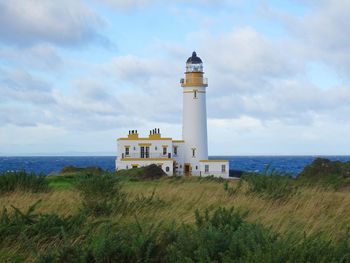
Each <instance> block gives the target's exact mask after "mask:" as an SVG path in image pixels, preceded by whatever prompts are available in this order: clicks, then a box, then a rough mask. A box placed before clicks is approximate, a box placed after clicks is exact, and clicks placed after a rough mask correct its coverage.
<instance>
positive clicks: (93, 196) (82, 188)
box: [75, 173, 126, 216]
mask: <svg viewBox="0 0 350 263" xmlns="http://www.w3.org/2000/svg"><path fill="white" fill-rule="evenodd" d="M75 187H76V189H77V190H78V191H79V192H80V194H81V196H82V198H83V208H84V209H86V210H87V211H88V212H90V213H92V214H94V215H96V216H98V215H109V214H111V213H113V212H118V210H119V211H123V210H124V207H125V204H126V194H125V193H124V192H123V191H122V187H121V184H120V182H119V180H118V178H117V177H116V176H115V175H114V174H109V173H106V174H101V175H96V174H86V175H85V176H83V177H81V178H79V179H78V180H77V182H76V184H75Z"/></svg>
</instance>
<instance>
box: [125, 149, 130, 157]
mask: <svg viewBox="0 0 350 263" xmlns="http://www.w3.org/2000/svg"><path fill="white" fill-rule="evenodd" d="M129 154H130V148H129V147H125V156H129Z"/></svg>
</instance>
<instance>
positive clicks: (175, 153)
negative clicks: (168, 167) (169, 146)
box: [174, 146, 177, 156]
mask: <svg viewBox="0 0 350 263" xmlns="http://www.w3.org/2000/svg"><path fill="white" fill-rule="evenodd" d="M174 155H175V156H176V155H177V146H174Z"/></svg>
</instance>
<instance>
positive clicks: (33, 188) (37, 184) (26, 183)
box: [0, 171, 50, 194]
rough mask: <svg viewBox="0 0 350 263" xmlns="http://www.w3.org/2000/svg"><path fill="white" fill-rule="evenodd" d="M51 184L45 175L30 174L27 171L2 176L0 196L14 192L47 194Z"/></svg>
mask: <svg viewBox="0 0 350 263" xmlns="http://www.w3.org/2000/svg"><path fill="white" fill-rule="evenodd" d="M49 189H50V188H49V183H48V181H47V180H46V177H45V176H44V175H43V174H40V175H37V174H34V173H31V174H28V173H26V172H25V171H20V172H5V173H1V174H0V194H3V193H7V192H14V191H24V192H33V193H38V192H47V191H49Z"/></svg>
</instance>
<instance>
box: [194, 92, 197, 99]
mask: <svg viewBox="0 0 350 263" xmlns="http://www.w3.org/2000/svg"><path fill="white" fill-rule="evenodd" d="M193 98H194V99H197V91H196V90H195V91H194V92H193Z"/></svg>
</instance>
